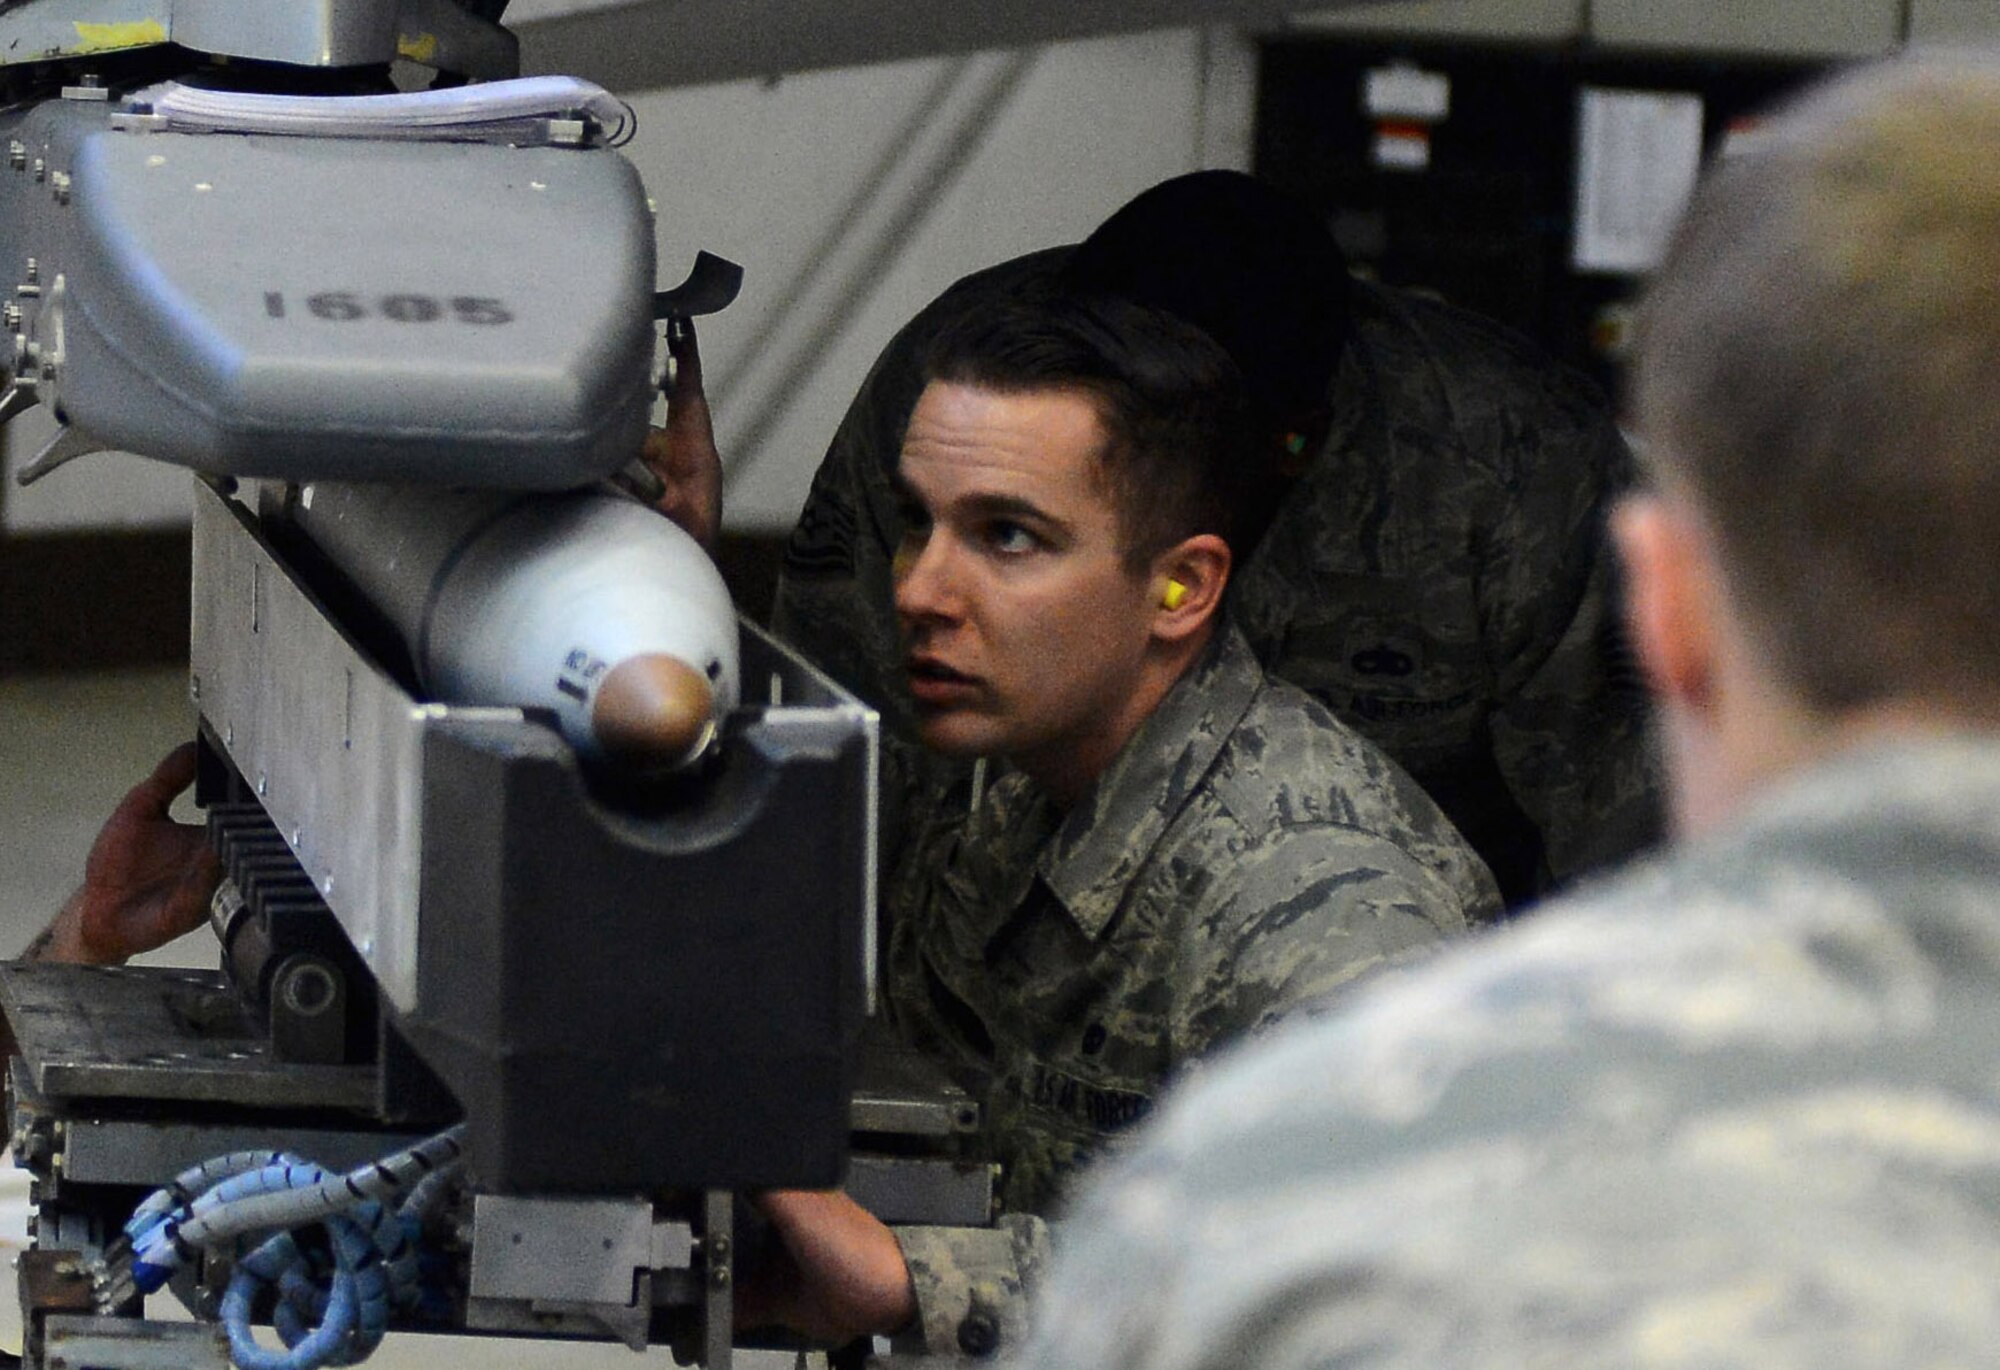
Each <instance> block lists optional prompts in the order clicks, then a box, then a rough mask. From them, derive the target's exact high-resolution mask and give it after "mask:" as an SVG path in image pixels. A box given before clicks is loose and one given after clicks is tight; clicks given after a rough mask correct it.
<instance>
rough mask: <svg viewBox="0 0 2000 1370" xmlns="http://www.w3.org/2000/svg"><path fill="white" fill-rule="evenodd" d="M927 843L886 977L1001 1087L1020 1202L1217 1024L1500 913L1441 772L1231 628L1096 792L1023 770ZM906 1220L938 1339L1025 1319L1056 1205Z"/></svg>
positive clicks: (955, 1061)
mask: <svg viewBox="0 0 2000 1370" xmlns="http://www.w3.org/2000/svg"><path fill="white" fill-rule="evenodd" d="M908 866H909V869H907V870H906V871H905V872H904V879H905V880H906V881H908V882H909V885H910V887H909V888H907V889H905V890H904V891H901V892H900V893H899V897H898V898H897V900H896V904H897V907H898V910H899V918H898V922H897V924H896V927H895V929H894V933H893V940H892V946H891V953H890V961H889V982H888V985H887V996H886V997H887V1000H888V1002H889V1003H890V1005H891V1006H892V1008H893V1011H894V1016H895V1018H896V1020H897V1023H898V1026H899V1027H900V1028H901V1030H902V1031H903V1033H904V1035H905V1036H906V1037H908V1038H909V1040H910V1041H912V1042H913V1043H914V1044H915V1045H916V1046H918V1047H919V1048H920V1049H922V1050H923V1051H924V1052H925V1053H926V1054H927V1055H930V1056H932V1057H933V1058H935V1059H937V1060H939V1061H941V1062H943V1063H945V1064H946V1065H947V1066H948V1067H950V1068H951V1069H952V1071H953V1073H954V1074H955V1075H956V1076H957V1077H958V1079H959V1080H960V1082H961V1083H962V1084H964V1085H966V1086H967V1087H968V1088H969V1089H971V1090H973V1091H974V1092H975V1094H976V1095H977V1097H979V1098H980V1099H981V1100H982V1102H983V1103H984V1104H985V1107H986V1126H985V1129H984V1133H983V1138H982V1140H983V1142H984V1143H985V1148H986V1149H985V1152H984V1154H985V1156H986V1157H987V1158H988V1159H991V1160H995V1161H998V1162H1000V1163H1001V1165H1002V1176H1003V1188H1002V1201H1003V1205H1004V1207H1005V1208H1006V1209H1007V1210H1008V1212H1009V1213H1010V1214H1013V1215H1024V1214H1047V1213H1050V1212H1052V1211H1053V1210H1054V1208H1055V1206H1056V1204H1057V1202H1058V1200H1059V1199H1060V1198H1061V1196H1062V1195H1063V1194H1064V1193H1065V1192H1066V1189H1067V1187H1068V1185H1069V1184H1070V1182H1071V1180H1072V1178H1073V1176H1074V1173H1075V1171H1076V1170H1077V1169H1078V1167H1080V1166H1083V1165H1085V1164H1087V1163H1088V1162H1089V1161H1090V1160H1091V1158H1092V1156H1093V1154H1094V1153H1095V1152H1096V1151H1098V1150H1099V1149H1100V1148H1101V1147H1102V1146H1103V1144H1104V1143H1105V1142H1106V1140H1107V1139H1108V1138H1110V1137H1112V1136H1113V1135H1114V1134H1116V1133H1118V1132H1119V1131H1120V1130H1122V1129H1123V1128H1125V1127H1126V1126H1127V1125H1129V1124H1131V1123H1133V1122H1135V1121H1137V1120H1138V1119H1140V1118H1142V1117H1144V1116H1145V1115H1146V1114H1147V1113H1148V1112H1149V1111H1150V1110H1151V1108H1152V1106H1153V1102H1154V1100H1155V1098H1156V1097H1157V1096H1158V1094H1159V1092H1160V1090H1161V1088H1162V1087H1163V1086H1164V1085H1165V1084H1166V1083H1167V1081H1168V1080H1169V1079H1170V1078H1172V1077H1173V1076H1175V1075H1176V1074H1177V1073H1179V1072H1180V1071H1181V1070H1182V1069H1183V1068H1184V1067H1186V1066H1187V1065H1188V1064H1189V1063H1191V1062H1193V1061H1195V1060H1197V1059H1198V1058H1200V1057H1202V1056H1203V1055H1205V1054H1206V1053H1207V1052H1208V1051H1209V1050H1210V1049H1211V1048H1212V1047H1214V1046H1216V1045H1217V1044H1219V1043H1222V1042H1225V1041H1228V1040H1231V1039H1233V1038H1236V1037H1239V1036H1242V1035H1245V1034H1247V1033H1252V1032H1256V1031H1258V1030H1260V1029H1262V1028H1265V1027H1267V1026H1269V1025H1270V1024H1271V1023H1273V1022H1274V1021H1276V1020H1277V1019H1278V1018H1279V1017H1280V1016H1281V1015H1283V1014H1285V1013H1287V1012H1290V1011H1292V1010H1294V1009H1297V1008H1299V1007H1300V1006H1301V1005H1308V1004H1311V1003H1313V1002H1314V1001H1315V1000H1318V999H1322V998H1323V997H1324V996H1325V995H1327V994H1328V993H1330V992H1331V991H1332V990H1334V989H1336V988H1337V987H1339V986H1341V985H1343V984H1345V983H1347V982H1348V981H1350V980H1352V979H1354V978H1355V977H1356V976H1359V975H1361V974H1363V973H1365V972H1367V971H1369V970H1372V969H1374V968H1376V967H1378V966H1382V965H1384V964H1387V963H1391V962H1395V961H1398V960H1401V959H1403V958H1406V957H1408V956H1410V955H1412V954H1415V953H1418V952H1421V951H1424V950H1428V949H1429V948H1430V947H1431V946H1432V945H1433V944H1434V943H1435V941H1436V940H1437V939H1438V938H1440V937H1442V936H1445V935H1447V934H1452V933H1457V932H1462V931H1463V930H1464V929H1465V928H1466V927H1467V926H1468V925H1469V924H1477V923H1481V922H1485V921H1488V920H1490V919H1492V918H1494V917H1496V916H1497V914H1498V912H1499V895H1498V891H1497V890H1496V889H1495V888H1494V886H1493V883H1492V878H1491V876H1490V875H1489V874H1488V873H1487V871H1486V869H1485V868H1484V866H1482V865H1481V864H1480V862H1479V861H1478V859H1477V858H1476V857H1475V856H1474V855H1473V854H1472V852H1471V851H1470V849H1468V848H1467V847H1466V845H1465V843H1464V842H1463V840H1462V839H1461V838H1460V837H1459V836H1458V834H1457V833H1456V832H1454V831H1453V830H1452V828H1451V827H1450V825H1449V824H1448V823H1447V822H1446V820H1445V819H1444V816H1443V815H1442V814H1441V813H1439V811H1438V810H1437V807H1436V806H1435V805H1434V804H1432V803H1431V802H1430V800H1429V799H1428V798H1427V797H1426V796H1425V795H1424V793H1423V791H1422V790H1420V789H1419V788H1417V786H1416V785H1415V784H1414V783H1412V782H1411V780H1410V779H1409V777H1408V776H1407V775H1406V774H1404V772H1403V771H1402V769H1401V768H1400V767H1398V766H1396V765H1395V763H1394V762H1392V761H1390V760H1389V759H1388V758H1387V757H1386V756H1385V755H1383V754H1382V752H1381V751H1379V750H1378V749H1377V748H1375V747H1374V746H1372V745H1371V744H1369V743H1368V742H1367V741H1366V740H1365V739H1363V738H1361V737H1359V736H1358V735H1356V734H1355V733H1354V732H1352V731H1351V730H1350V729H1348V728H1346V727H1344V726H1343V725H1342V724H1340V723H1339V722H1338V720H1336V719H1334V718H1333V716H1332V715H1331V714H1329V713H1328V712H1327V711H1326V710H1325V709H1324V708H1322V707H1321V706H1320V705H1318V704H1317V703H1316V702H1315V701H1313V700H1312V699H1311V698H1310V697H1308V696H1307V695H1305V694H1304V693H1303V692H1301V691H1300V690H1298V689H1296V688H1295V687H1292V686H1289V685H1285V684H1282V683H1280V682H1275V681H1271V680H1270V679H1269V678H1268V677H1266V676H1265V674H1264V672H1263V670H1262V668H1260V667H1259V666H1258V664H1257V661H1256V659H1255V657H1254V656H1252V655H1251V653H1250V650H1249V647H1248V645H1247V644H1246V643H1245V642H1244V641H1243V639H1242V637H1241V636H1240V635H1239V634H1237V633H1235V632H1234V631H1225V632H1222V633H1219V634H1218V635H1217V636H1216V638H1215V639H1214V640H1213V641H1212V642H1211V644H1210V646H1209V649H1208V652H1207V655H1206V656H1205V657H1204V659H1203V660H1202V662H1201V663H1200V664H1199V665H1198V666H1197V667H1196V668H1195V669H1194V670H1193V671H1192V672H1190V674H1189V675H1187V676H1186V677H1184V678H1183V679H1182V680H1181V682H1180V683H1179V684H1178V685H1177V686H1175V688H1174V690H1173V692H1172V693H1171V694H1169V695H1168V696H1167V698H1166V700H1165V701H1164V702H1163V703H1162V704H1161V705H1160V707H1159V708H1158V709H1157V710H1156V711H1155V712H1154V713H1153V715H1152V716H1151V717H1150V718H1148V719H1147V721H1146V722H1145V724H1144V725H1143V726H1142V727H1141V729H1140V731H1139V732H1138V734H1137V735H1136V736H1134V737H1133V739H1132V740H1131V741H1130V742H1129V743H1128V744H1127V745H1126V747H1125V749H1124V750H1123V751H1122V752H1121V753H1120V754H1119V756H1118V759H1117V760H1116V761H1115V762H1114V763H1113V764H1112V767H1111V769H1110V770H1108V771H1107V772H1105V773H1104V775H1103V776H1102V777H1101V778H1100V780H1099V782H1098V784H1097V787H1096V789H1095V790H1094V791H1093V792H1092V794H1091V796H1090V797H1089V799H1088V800H1087V801H1086V802H1085V803H1084V804H1082V805H1080V806H1078V807H1077V808H1075V809H1073V810H1071V811H1070V812H1068V813H1067V814H1062V813H1058V812H1056V811H1055V809H1054V808H1053V806H1052V805H1051V804H1050V803H1049V800H1048V797H1047V795H1045V794H1044V793H1042V792H1041V791H1040V790H1038V789H1037V787H1036V786H1035V785H1034V784H1033V783H1032V782H1030V781H1029V780H1028V779H1027V777H1025V776H1022V775H1019V774H1010V775H1008V776H1006V777H1004V778H1002V779H1000V780H999V781H997V782H995V783H994V784H993V785H992V786H991V787H990V788H989V789H988V790H987V792H986V794H985V796H984V797H983V800H982V802H981V804H980V806H979V808H978V809H977V811H976V812H975V813H974V814H973V815H972V816H971V818H970V819H969V820H968V821H965V822H963V823H961V824H953V825H947V826H946V827H945V828H944V829H943V830H942V831H941V832H936V833H933V834H931V836H930V839H929V843H928V844H927V849H925V850H923V851H921V852H919V853H918V854H917V855H916V856H915V857H914V858H913V859H912V860H911V861H910V862H909V863H908ZM898 1235H899V1238H900V1240H901V1242H902V1247H903V1254H904V1258H905V1260H906V1262H907V1263H908V1265H909V1268H910V1274H911V1278H912V1280H913V1281H914V1283H915V1287H916V1291H917V1304H918V1310H919V1317H920V1320H921V1324H922V1326H921V1330H922V1334H923V1342H924V1344H925V1346H927V1347H929V1348H932V1349H950V1348H954V1347H963V1346H964V1345H966V1344H967V1343H970V1344H972V1345H973V1346H975V1347H976V1346H979V1345H983V1344H985V1343H986V1342H987V1341H988V1340H989V1334H988V1332H987V1331H984V1330H981V1329H982V1328H984V1327H985V1326H987V1325H990V1326H991V1328H992V1330H993V1333H994V1334H996V1335H994V1336H993V1337H992V1338H991V1339H992V1340H995V1341H997V1342H999V1343H1001V1344H1006V1343H1008V1342H1010V1341H1011V1340H1012V1337H1013V1335H1014V1334H1016V1333H1017V1332H1018V1330H1019V1323H1020V1319H1021V1315H1022V1313H1023V1311H1024V1310H1023V1305H1022V1303H1021V1301H1020V1299H1019V1297H1018V1291H1020V1290H1021V1289H1022V1288H1023V1287H1024V1286H1029V1285H1032V1284H1033V1282H1034V1269H1035V1266H1036V1263H1037V1262H1038V1261H1039V1260H1040V1258H1041V1254H1042V1238H1041V1237H1040V1234H1039V1232H1038V1225H1036V1224H1032V1223H1028V1222H1024V1221H1022V1220H1021V1219H1020V1218H1019V1217H1018V1216H1016V1217H1015V1218H1014V1219H1013V1220H1012V1221H1010V1222H1006V1223H1003V1225H1002V1226H1001V1227H1000V1228H999V1229H997V1230H993V1231H978V1230H960V1229H924V1228H915V1229H909V1228H906V1229H902V1230H900V1231H899V1233H898ZM1024 1263H1025V1268H1023V1265H1024ZM968 1326H969V1327H970V1328H971V1329H973V1330H971V1331H967V1330H965V1329H967V1328H968Z"/></svg>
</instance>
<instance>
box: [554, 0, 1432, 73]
mask: <svg viewBox="0 0 2000 1370" xmlns="http://www.w3.org/2000/svg"><path fill="white" fill-rule="evenodd" d="M1371 2H1372V0H1348V6H1337V5H1336V6H1329V5H1323V4H1322V5H1315V4H1301V3H1298V0H1024V2H1023V3H1015V4H1006V5H970V4H932V5H921V4H910V3H908V2H907V0H634V2H633V3H628V4H622V5H616V6H612V7H608V8H596V9H591V10H588V11H580V12H577V13H574V14H566V15H561V16H557V17H553V18H545V19H540V20H532V21H525V22H523V23H521V24H520V25H518V26H517V31H518V32H519V34H520V38H521V69H522V70H523V71H526V72H564V73H567V74H570V75H575V76H584V77H588V78H589V79H590V80H593V81H596V82H598V83H599V84H600V85H604V86H608V87H610V88H611V89H613V90H627V91H630V90H648V89H653V88H655V87H660V86H682V85H696V84H701V83H705V82H711V81H728V80H735V79H739V78H742V77H752V76H767V77H768V76H777V75H782V74H784V73H787V72H794V71H813V70H823V69H826V68H829V67H844V66H856V65H861V64H864V63H869V62H885V61H895V60H899V59H905V58H913V57H931V56H939V55H943V54H949V53H966V52H978V51H982V50H985V49H991V48H1004V47H1020V46H1025V45H1029V44H1035V43H1048V42H1055V41H1058V40H1061V39H1070V38H1094V37H1101V36H1105V35H1109V34H1116V33H1139V32H1143V31H1145V30H1148V29H1164V28H1179V27H1184V26H1187V25H1194V24H1231V25H1237V26H1242V27H1246V28H1253V29H1260V30H1282V29H1284V28H1286V27H1288V26H1289V24H1290V21H1291V16H1292V14H1293V12H1295V11H1298V10H1301V9H1326V8H1346V7H1350V6H1352V5H1354V4H1358V3H1371ZM1454 2H1456V0H1454ZM1468 3H1469V0H1468Z"/></svg>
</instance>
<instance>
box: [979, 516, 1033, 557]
mask: <svg viewBox="0 0 2000 1370" xmlns="http://www.w3.org/2000/svg"><path fill="white" fill-rule="evenodd" d="M986 541H987V543H988V545H990V546H991V547H992V548H993V550H994V551H996V552H999V553H1001V554H1002V555H1003V556H1020V555H1022V554H1023V553H1026V552H1032V551H1034V550H1035V549H1036V548H1037V547H1040V546H1041V545H1042V540H1041V539H1040V538H1038V537H1036V536H1035V535H1034V534H1033V533H1031V532H1029V531H1028V530H1027V529H1026V528H1024V527H1022V526H1021V525H1020V524H1018V523H1007V522H1004V521H1003V522H1000V523H995V524H993V525H992V526H991V527H989V528H988V529H987V530H986Z"/></svg>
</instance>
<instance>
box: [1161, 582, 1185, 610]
mask: <svg viewBox="0 0 2000 1370" xmlns="http://www.w3.org/2000/svg"><path fill="white" fill-rule="evenodd" d="M1186 598H1187V586H1185V585H1183V584H1181V583H1180V582H1179V581H1178V580H1173V579H1169V580H1168V581H1167V588H1166V591H1165V593H1163V594H1162V595H1161V596H1160V607H1161V608H1162V609H1178V608H1180V607H1181V601H1182V600H1184V599H1186Z"/></svg>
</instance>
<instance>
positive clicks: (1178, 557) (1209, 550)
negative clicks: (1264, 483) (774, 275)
mask: <svg viewBox="0 0 2000 1370" xmlns="http://www.w3.org/2000/svg"><path fill="white" fill-rule="evenodd" d="M1232 560H1233V558H1232V557H1231V556H1230V552H1229V544H1228V543H1226V542H1224V541H1223V540H1222V539H1221V538H1220V537H1218V536H1217V535H1216V534H1214V533H1197V534H1195V535H1194V536H1193V537H1190V538H1183V539H1182V540H1181V541H1179V542H1177V543H1175V544H1174V545H1173V546H1172V547H1169V548H1168V549H1167V550H1166V551H1164V552H1162V553H1160V555H1159V556H1157V557H1155V558H1153V564H1152V568H1151V570H1150V572H1149V575H1150V578H1151V584H1152V591H1153V596H1154V598H1153V636H1154V637H1155V638H1158V639H1159V640H1160V641H1162V642H1182V641H1185V640H1186V639H1187V638H1189V637H1191V636H1193V635H1194V634H1195V633H1197V632H1199V631H1200V630H1201V629H1202V627H1203V626H1204V625H1206V624H1207V623H1208V622H1209V621H1210V620H1211V619H1213V618H1214V617H1215V615H1216V611H1217V610H1219V609H1220V608H1221V607H1222V592H1223V591H1224V590H1225V589H1227V588H1228V586H1229V569H1230V565H1231V563H1232Z"/></svg>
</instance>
